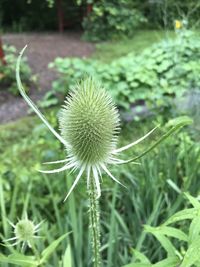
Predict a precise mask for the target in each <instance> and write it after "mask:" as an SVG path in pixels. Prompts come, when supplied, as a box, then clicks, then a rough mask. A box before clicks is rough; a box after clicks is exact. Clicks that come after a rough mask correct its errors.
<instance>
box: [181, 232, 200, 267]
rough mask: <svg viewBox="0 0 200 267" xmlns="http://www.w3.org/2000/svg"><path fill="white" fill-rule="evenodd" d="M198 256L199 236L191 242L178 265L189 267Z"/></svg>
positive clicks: (199, 256)
mask: <svg viewBox="0 0 200 267" xmlns="http://www.w3.org/2000/svg"><path fill="white" fill-rule="evenodd" d="M199 258H200V238H199V236H197V237H196V239H195V240H194V241H193V242H192V244H191V245H190V246H189V248H188V250H187V251H186V253H185V255H184V259H183V261H182V264H181V265H180V267H190V266H192V265H193V264H194V263H195V262H196V261H198V260H199Z"/></svg>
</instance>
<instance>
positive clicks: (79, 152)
mask: <svg viewBox="0 0 200 267" xmlns="http://www.w3.org/2000/svg"><path fill="white" fill-rule="evenodd" d="M23 51H24V50H23ZM23 51H22V52H21V54H20V56H19V59H18V63H17V68H16V78H17V83H18V87H19V91H20V93H21V95H22V96H23V97H24V99H25V100H26V102H27V103H28V104H29V105H30V106H31V108H32V109H33V110H34V111H35V112H36V114H37V115H38V116H39V118H40V119H41V120H42V121H43V123H44V124H45V125H46V126H47V127H48V128H49V130H50V131H51V132H52V133H53V134H54V135H55V137H56V138H57V139H58V140H59V141H60V142H61V143H62V144H63V145H64V146H65V148H66V150H67V151H68V153H67V154H68V155H67V158H66V159H64V160H59V161H54V162H49V163H48V164H59V163H65V165H64V166H63V167H61V168H59V169H53V170H49V171H40V172H43V173H57V172H61V171H65V170H70V169H72V171H76V170H78V175H77V177H76V179H75V180H74V182H73V184H72V186H71V188H70V190H69V192H68V194H67V196H66V197H65V199H64V201H65V200H67V198H68V197H69V195H70V193H71V192H72V191H73V189H74V187H75V186H76V184H77V183H78V181H79V180H80V178H81V177H82V175H83V173H84V172H86V177H87V191H88V196H89V199H90V202H89V213H90V228H91V236H92V237H91V239H92V247H93V256H92V257H93V266H95V267H99V266H102V259H101V253H100V247H101V246H100V222H99V217H100V214H99V203H98V199H99V198H100V196H101V188H100V178H101V176H102V171H104V172H105V173H106V174H107V175H108V176H110V177H111V178H112V179H113V180H114V181H115V182H117V183H119V184H120V185H122V184H121V182H119V181H118V180H117V179H116V178H115V177H114V176H113V175H112V174H111V172H110V171H109V170H108V168H107V165H109V164H114V165H121V164H127V163H135V164H137V162H135V161H136V160H137V159H140V158H142V157H143V156H145V155H146V154H147V153H148V152H150V151H151V150H152V149H153V148H155V147H156V146H157V145H158V144H160V143H161V142H162V141H163V140H165V139H166V138H167V137H168V136H170V135H171V134H172V133H173V132H175V131H177V130H178V129H179V128H181V127H182V126H184V125H187V124H188V123H191V120H190V119H188V118H181V119H179V120H174V123H173V124H172V125H173V127H172V128H171V129H170V130H169V131H168V132H167V133H165V134H164V135H163V136H162V137H161V138H160V139H159V140H158V141H157V142H155V143H154V144H153V145H151V146H150V147H149V148H147V149H146V150H145V151H144V152H142V153H141V154H140V155H139V156H136V157H134V158H131V159H126V160H123V159H120V158H118V154H119V153H120V152H122V151H125V150H127V149H129V148H131V147H133V146H135V145H136V144H139V143H140V142H141V141H143V140H144V139H145V138H147V137H148V136H149V135H150V134H151V133H152V132H154V131H155V129H156V128H154V129H153V130H152V131H150V132H149V133H148V134H146V135H145V136H143V137H142V138H140V139H138V140H137V141H135V142H133V143H130V144H128V145H125V146H123V147H121V148H118V149H117V148H116V142H117V134H118V132H119V115H118V112H117V109H116V107H115V106H114V104H113V103H112V100H111V98H110V97H109V96H108V94H107V93H106V91H105V90H103V89H102V86H101V85H100V84H99V83H97V82H96V81H95V80H94V79H93V78H90V77H88V78H85V79H84V80H83V81H82V82H81V83H80V84H79V85H77V87H76V88H74V90H73V91H72V92H71V95H70V96H69V97H68V98H67V100H66V104H65V106H63V108H62V110H61V113H60V129H61V135H59V134H58V133H57V132H56V131H55V130H54V129H53V128H52V126H51V125H50V124H49V123H48V122H47V120H46V119H45V117H44V116H43V115H42V114H41V113H40V111H39V110H38V108H37V107H36V106H35V105H34V103H33V102H32V101H31V100H30V98H29V97H28V96H27V95H26V93H25V91H24V89H23V86H22V83H21V79H20V74H19V71H20V61H21V57H22V55H23ZM11 225H12V226H13V227H14V230H15V231H14V232H15V237H13V238H10V239H7V240H5V242H8V241H12V240H17V241H16V242H15V243H14V244H13V245H16V244H18V243H19V242H21V241H22V242H23V246H22V250H24V246H25V244H26V243H27V244H28V245H29V246H30V247H31V248H32V249H33V252H34V254H35V259H34V258H31V259H29V258H27V256H23V254H22V255H21V254H19V256H18V257H17V259H13V258H14V257H15V256H13V255H11V256H9V257H8V259H6V257H4V258H3V260H4V262H11V263H12V262H14V261H15V262H16V263H19V262H20V260H21V261H23V264H24V261H25V262H26V263H25V264H28V261H29V264H30V260H32V262H31V264H32V266H40V265H42V264H43V263H44V262H45V260H46V258H47V255H46V253H47V252H46V251H48V256H49V254H51V252H52V248H54V247H56V246H57V245H58V243H59V242H60V241H61V240H62V239H63V238H64V237H65V236H66V235H64V236H61V237H60V238H59V239H58V240H56V241H54V242H53V243H52V244H51V245H50V246H49V247H48V248H47V249H45V250H44V251H43V252H42V253H41V255H42V257H41V258H40V256H39V255H40V254H39V253H38V252H37V249H36V248H35V245H34V238H37V236H35V232H36V231H37V230H38V227H39V225H40V224H39V225H37V226H34V223H33V222H31V221H30V220H28V218H27V216H26V217H25V219H22V220H21V221H19V222H18V223H17V224H16V225H14V224H13V223H11ZM20 257H22V258H20ZM64 264H65V263H64Z"/></svg>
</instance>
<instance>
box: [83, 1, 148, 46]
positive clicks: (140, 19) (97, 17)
mask: <svg viewBox="0 0 200 267" xmlns="http://www.w3.org/2000/svg"><path fill="white" fill-rule="evenodd" d="M145 22H146V19H145V17H144V16H143V15H142V13H140V12H139V11H138V10H137V9H135V8H134V3H133V1H130V0H129V1H127V0H120V1H119V0H109V1H107V0H101V1H97V2H94V3H93V8H92V11H91V13H90V14H89V15H88V16H87V17H85V19H84V21H83V28H84V30H85V32H84V36H85V37H86V39H89V40H92V41H98V40H108V39H111V38H113V37H115V36H119V35H124V36H126V37H127V36H133V35H134V32H135V30H136V29H137V28H138V27H139V26H141V24H144V23H145Z"/></svg>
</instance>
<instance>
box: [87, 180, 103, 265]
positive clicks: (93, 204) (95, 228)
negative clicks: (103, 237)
mask: <svg viewBox="0 0 200 267" xmlns="http://www.w3.org/2000/svg"><path fill="white" fill-rule="evenodd" d="M88 194H89V200H90V204H89V205H90V206H89V214H90V231H91V239H92V249H93V266H94V267H101V255H100V246H101V245H100V220H99V219H100V216H99V200H98V199H97V192H96V189H95V185H94V179H91V181H90V186H89V190H88Z"/></svg>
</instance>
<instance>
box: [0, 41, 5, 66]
mask: <svg viewBox="0 0 200 267" xmlns="http://www.w3.org/2000/svg"><path fill="white" fill-rule="evenodd" d="M0 60H1V62H2V63H3V64H4V65H5V64H6V61H5V58H4V52H3V45H2V41H1V36H0Z"/></svg>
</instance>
